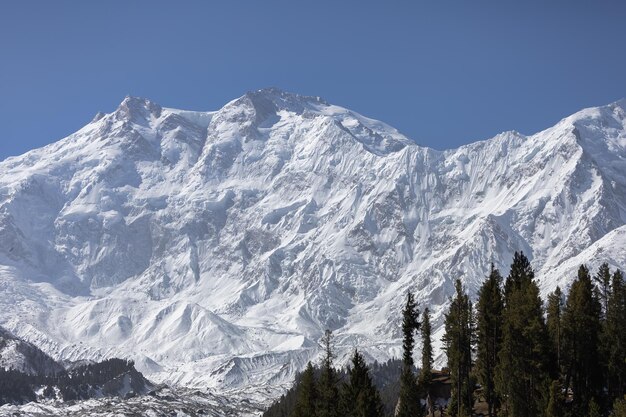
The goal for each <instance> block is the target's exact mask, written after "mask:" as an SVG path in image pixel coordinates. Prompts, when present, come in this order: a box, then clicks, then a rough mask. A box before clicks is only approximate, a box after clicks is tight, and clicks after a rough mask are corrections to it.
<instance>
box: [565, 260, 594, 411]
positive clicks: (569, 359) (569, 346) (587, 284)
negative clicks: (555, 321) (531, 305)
mask: <svg viewBox="0 0 626 417" xmlns="http://www.w3.org/2000/svg"><path fill="white" fill-rule="evenodd" d="M600 313H601V305H600V301H599V300H598V297H597V294H596V291H595V288H594V285H593V282H592V280H591V276H590V275H589V270H588V269H587V268H586V267H585V266H584V265H581V266H580V268H579V269H578V277H577V279H576V280H575V281H574V282H573V283H572V286H571V288H570V291H569V295H568V297H567V302H566V304H565V310H564V312H563V347H564V351H563V362H564V364H565V369H566V377H565V387H566V388H569V387H571V388H572V390H573V392H574V401H573V404H572V406H573V409H574V410H575V413H576V414H579V415H583V413H584V412H586V411H587V410H588V408H589V402H590V401H591V398H592V397H596V398H599V396H600V395H601V391H602V380H601V372H600V363H599V357H598V341H599V331H600ZM570 382H571V384H570Z"/></svg>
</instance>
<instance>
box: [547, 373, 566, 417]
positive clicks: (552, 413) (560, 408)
mask: <svg viewBox="0 0 626 417" xmlns="http://www.w3.org/2000/svg"><path fill="white" fill-rule="evenodd" d="M564 406H565V398H563V394H562V393H561V383H560V382H559V380H554V381H552V384H551V385H550V400H549V401H548V408H547V410H546V417H564V416H565V408H564Z"/></svg>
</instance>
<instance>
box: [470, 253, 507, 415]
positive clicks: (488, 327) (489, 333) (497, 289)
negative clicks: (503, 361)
mask: <svg viewBox="0 0 626 417" xmlns="http://www.w3.org/2000/svg"><path fill="white" fill-rule="evenodd" d="M501 285H502V276H501V275H500V272H499V271H498V270H497V269H496V268H495V266H494V265H493V264H491V272H490V273H489V277H488V278H487V280H486V281H485V282H484V283H483V285H482V286H481V288H480V290H479V292H478V294H479V295H478V304H477V319H478V320H477V321H478V325H477V336H478V355H477V358H476V366H477V368H478V380H479V382H480V383H481V385H482V387H483V393H484V395H485V400H486V402H487V406H488V413H489V415H490V416H493V415H495V410H496V407H498V406H499V401H498V396H497V395H496V392H495V369H496V366H497V365H498V352H499V351H500V346H501V344H502V314H503V309H504V300H503V298H502V297H503V296H502V288H501Z"/></svg>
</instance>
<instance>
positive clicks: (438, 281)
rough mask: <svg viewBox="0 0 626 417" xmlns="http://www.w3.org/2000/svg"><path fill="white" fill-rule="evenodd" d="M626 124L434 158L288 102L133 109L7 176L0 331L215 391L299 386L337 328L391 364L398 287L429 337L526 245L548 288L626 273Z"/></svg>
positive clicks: (24, 159) (327, 110) (582, 126)
mask: <svg viewBox="0 0 626 417" xmlns="http://www.w3.org/2000/svg"><path fill="white" fill-rule="evenodd" d="M625 109H626V102H625V101H620V102H616V103H613V104H610V105H607V106H603V107H598V108H593V109H585V110H582V111H581V112H579V113H576V114H574V115H572V116H570V117H567V118H565V119H563V120H562V121H560V122H559V123H557V124H556V125H555V126H554V127H552V128H549V129H547V130H545V131H543V132H540V133H537V134H535V135H532V136H524V135H521V134H519V133H517V132H505V133H502V134H500V135H498V136H496V137H494V138H492V139H489V140H486V141H482V142H477V143H473V144H469V145H466V146H462V147H460V148H458V149H451V150H446V151H438V150H434V149H430V148H427V147H422V146H418V145H417V144H415V143H414V142H413V141H411V140H410V139H408V138H406V137H405V136H403V135H402V134H401V133H399V132H398V131H397V130H396V129H394V128H392V127H390V126H388V125H386V124H384V123H382V122H379V121H376V120H373V119H369V118H367V117H364V116H362V115H359V114H358V113H355V112H352V111H350V110H348V109H345V108H342V107H338V106H334V105H332V104H329V103H326V102H325V101H324V100H322V99H320V98H318V97H305V96H299V95H296V94H291V93H286V92H283V91H280V90H278V89H266V90H259V91H256V92H251V93H248V94H246V95H244V96H243V97H241V98H238V99H236V100H233V101H231V102H230V103H227V104H226V105H225V106H224V107H223V108H221V109H219V110H217V111H212V112H192V111H183V110H176V109H171V108H165V107H161V106H160V105H158V104H156V103H153V102H151V101H150V100H146V99H141V98H134V97H127V98H126V99H124V101H123V102H122V103H121V104H120V106H119V107H118V108H117V109H116V110H115V111H113V112H111V113H108V114H100V115H98V116H97V117H95V118H94V120H93V121H92V122H91V123H89V124H88V125H86V126H85V127H83V128H82V129H80V130H79V131H78V132H76V133H74V134H72V135H70V136H68V137H67V138H65V139H62V140H60V141H59V142H56V143H53V144H51V145H48V146H46V147H44V148H41V149H35V150H33V151H30V152H28V153H26V154H24V155H22V156H19V157H13V158H9V159H7V160H5V161H3V162H0V291H1V292H2V297H0V325H3V326H5V327H7V328H9V329H11V330H12V331H13V332H15V333H16V334H18V335H19V336H21V337H23V338H26V339H27V340H29V341H32V342H34V343H35V344H37V345H38V346H40V347H42V348H43V349H44V350H45V351H46V352H48V353H50V354H51V355H52V356H53V357H55V358H57V359H82V358H92V359H102V358H105V357H111V356H117V357H129V358H132V359H134V360H135V362H136V364H137V366H138V368H139V369H140V370H141V371H142V372H144V373H145V374H146V376H147V377H148V378H150V379H152V380H156V381H167V382H170V383H176V384H181V385H188V386H191V385H203V386H207V385H208V386H211V387H215V388H218V389H226V388H238V387H239V388H246V387H252V386H262V385H264V384H267V383H272V384H277V383H282V382H285V381H288V380H289V379H290V378H291V377H292V376H293V375H294V372H295V370H297V369H299V368H301V367H302V366H303V365H304V364H306V362H307V361H308V360H310V359H312V358H315V357H316V355H317V341H318V339H319V337H320V335H321V334H322V332H323V330H324V329H325V328H327V327H329V328H331V329H333V330H334V332H335V334H336V336H337V346H338V348H339V350H340V352H348V351H349V350H350V349H351V348H352V347H353V346H355V345H359V346H363V348H364V350H365V351H366V352H367V354H368V355H369V356H370V358H376V359H385V358H387V357H389V356H393V355H397V354H398V352H399V350H400V340H399V336H400V335H399V323H398V319H399V311H400V307H401V304H402V299H403V295H404V293H405V291H406V290H407V289H412V290H414V291H416V293H417V296H418V300H419V302H420V303H421V305H422V306H424V305H428V306H429V307H430V308H431V311H433V319H434V320H433V324H434V329H435V333H434V334H435V339H437V340H438V339H439V338H440V336H441V330H442V328H441V325H442V313H443V311H444V310H445V307H446V302H447V299H448V296H449V295H451V293H452V292H453V281H454V279H456V278H457V277H461V278H462V279H463V280H464V282H465V284H466V285H467V286H468V288H469V290H470V292H471V293H474V292H475V291H476V290H477V288H478V285H479V284H480V283H481V281H482V279H483V277H484V276H485V275H486V273H487V271H488V268H489V265H490V263H491V262H494V263H495V264H496V265H497V266H498V267H499V268H501V270H502V271H503V273H505V274H506V273H507V272H508V265H509V264H510V261H511V259H512V253H513V252H514V251H516V250H523V251H524V252H525V253H526V254H527V255H528V256H529V257H530V259H531V261H532V264H533V267H534V268H535V270H536V275H537V277H538V279H539V280H540V285H541V288H542V290H543V291H544V292H547V291H550V290H552V289H553V288H554V287H555V286H556V285H557V284H559V285H561V286H563V287H566V286H567V285H568V283H569V282H570V280H571V278H572V277H573V276H574V271H575V269H576V268H577V266H578V265H579V264H580V263H581V262H591V266H592V267H593V266H595V263H596V262H603V261H607V262H609V263H610V264H611V265H612V266H613V267H620V268H624V266H626V255H625V254H624V251H623V250H622V249H621V248H623V247H624V244H625V243H626V237H625V236H626V235H625V234H624V230H625V229H626V226H625V224H626V223H625V220H626V211H625V208H626V188H625V187H626V177H624V172H626V170H625V169H624V168H626V166H625V164H626V116H625V113H626V110H625Z"/></svg>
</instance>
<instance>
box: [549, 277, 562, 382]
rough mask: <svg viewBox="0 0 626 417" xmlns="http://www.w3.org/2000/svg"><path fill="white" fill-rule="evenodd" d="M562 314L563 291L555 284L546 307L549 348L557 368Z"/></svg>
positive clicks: (559, 359) (560, 343) (559, 354)
mask: <svg viewBox="0 0 626 417" xmlns="http://www.w3.org/2000/svg"><path fill="white" fill-rule="evenodd" d="M562 315H563V293H562V292H561V288H559V287H558V286H557V287H556V289H555V290H554V292H553V293H550V294H549V295H548V307H547V325H548V336H549V337H550V344H551V350H552V352H553V353H554V356H555V358H556V363H557V370H560V369H561V345H562V339H563V334H562V333H563V331H562V323H561V322H562Z"/></svg>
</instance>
